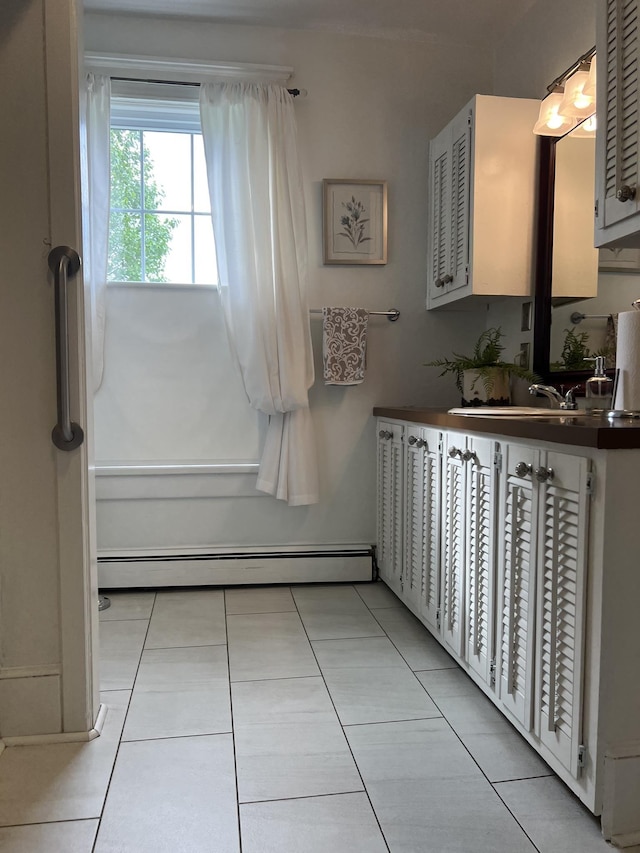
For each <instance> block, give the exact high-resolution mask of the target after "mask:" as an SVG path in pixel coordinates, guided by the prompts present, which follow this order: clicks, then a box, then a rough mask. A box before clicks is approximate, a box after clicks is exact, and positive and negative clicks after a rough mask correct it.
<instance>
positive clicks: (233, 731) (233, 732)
mask: <svg viewBox="0 0 640 853" xmlns="http://www.w3.org/2000/svg"><path fill="white" fill-rule="evenodd" d="M222 592H223V599H222V600H223V603H224V612H225V618H224V630H225V636H226V638H227V642H226V648H227V673H228V675H229V713H230V715H231V743H232V745H233V770H234V775H235V783H236V815H237V820H238V850H239V853H242V823H241V820H240V788H239V783H238V753H237V750H236V727H235V720H234V718H233V690H232V689H231V659H230V655H229V623H228V621H227V615H226V612H227V591H226V589H223V591H222Z"/></svg>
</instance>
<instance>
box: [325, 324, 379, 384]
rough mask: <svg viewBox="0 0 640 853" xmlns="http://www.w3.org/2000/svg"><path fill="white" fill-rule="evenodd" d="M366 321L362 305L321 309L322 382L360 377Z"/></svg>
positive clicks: (344, 381) (346, 381) (352, 381)
mask: <svg viewBox="0 0 640 853" xmlns="http://www.w3.org/2000/svg"><path fill="white" fill-rule="evenodd" d="M368 322H369V314H368V313H367V312H366V311H365V310H364V308H323V309H322V360H323V363H324V384H325V385H359V384H360V383H361V382H363V381H364V370H365V367H366V355H367V325H368Z"/></svg>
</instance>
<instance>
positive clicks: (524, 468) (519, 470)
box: [515, 462, 533, 477]
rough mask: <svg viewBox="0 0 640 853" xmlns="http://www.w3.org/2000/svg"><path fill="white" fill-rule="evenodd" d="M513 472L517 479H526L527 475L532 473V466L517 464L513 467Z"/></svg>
mask: <svg viewBox="0 0 640 853" xmlns="http://www.w3.org/2000/svg"><path fill="white" fill-rule="evenodd" d="M515 472H516V475H517V476H518V477H526V476H527V474H531V473H532V472H533V465H529V464H528V463H527V462H518V464H517V465H516V467H515Z"/></svg>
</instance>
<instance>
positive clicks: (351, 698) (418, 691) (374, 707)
mask: <svg viewBox="0 0 640 853" xmlns="http://www.w3.org/2000/svg"><path fill="white" fill-rule="evenodd" d="M313 648H314V651H315V652H316V655H317V657H318V662H319V664H320V668H321V669H322V674H323V675H324V678H325V681H326V684H327V687H328V688H329V693H330V694H331V698H332V699H333V701H334V703H335V706H336V710H337V712H338V715H339V717H340V721H341V722H342V724H343V725H344V726H347V725H353V724H356V723H377V722H386V721H390V720H415V719H421V718H424V717H439V716H440V712H439V711H438V709H437V708H436V706H435V705H434V704H433V702H432V701H431V699H430V698H429V696H428V695H427V693H426V692H425V690H424V689H423V688H422V686H421V685H420V683H419V682H418V680H417V679H416V677H415V675H414V674H413V673H412V672H411V670H410V669H409V667H408V666H407V664H406V663H405V662H404V660H403V659H402V657H401V656H400V655H399V654H398V652H397V651H396V649H395V648H394V646H393V645H392V644H391V642H390V641H389V640H388V639H387V638H386V637H373V638H370V639H355V640H317V641H315V642H314V643H313Z"/></svg>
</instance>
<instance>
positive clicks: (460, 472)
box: [442, 433, 466, 657]
mask: <svg viewBox="0 0 640 853" xmlns="http://www.w3.org/2000/svg"><path fill="white" fill-rule="evenodd" d="M452 449H457V450H464V438H463V437H462V436H459V435H456V434H455V433H452V434H449V435H448V436H447V446H446V448H445V456H444V459H445V462H444V466H445V474H444V495H443V505H444V524H443V537H444V538H443V543H442V635H443V637H444V639H445V640H446V642H447V643H448V644H449V645H450V646H451V648H452V649H453V650H454V651H455V653H456V654H457V655H458V656H459V657H463V655H464V645H463V643H464V637H463V632H464V615H463V614H464V610H463V608H464V596H463V591H464V580H465V550H466V543H465V518H466V500H465V468H464V464H465V463H464V462H462V461H461V459H460V457H459V456H450V455H449V454H450V451H451V450H452Z"/></svg>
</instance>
